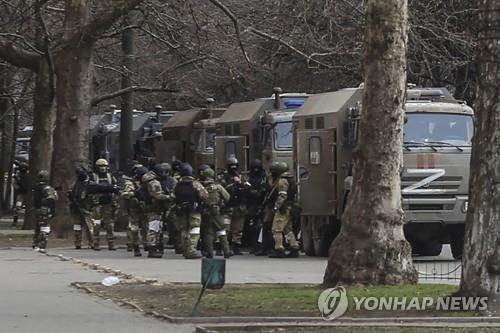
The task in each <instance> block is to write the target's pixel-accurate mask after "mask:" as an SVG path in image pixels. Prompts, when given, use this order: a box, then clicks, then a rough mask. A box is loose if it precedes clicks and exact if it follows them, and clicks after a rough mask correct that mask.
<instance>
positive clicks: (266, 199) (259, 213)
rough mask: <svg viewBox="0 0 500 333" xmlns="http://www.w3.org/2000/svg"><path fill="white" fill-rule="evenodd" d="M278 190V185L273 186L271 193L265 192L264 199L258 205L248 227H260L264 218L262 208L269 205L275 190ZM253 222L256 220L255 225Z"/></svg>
mask: <svg viewBox="0 0 500 333" xmlns="http://www.w3.org/2000/svg"><path fill="white" fill-rule="evenodd" d="M277 188H278V184H276V185H274V186H273V188H272V189H271V191H269V192H267V194H266V196H265V197H264V200H262V203H261V204H260V206H259V208H258V209H257V212H256V213H255V216H254V217H253V218H251V219H250V225H251V226H252V225H255V226H257V227H259V228H260V227H262V220H263V218H264V216H263V215H264V208H265V207H266V205H267V204H268V203H269V201H270V200H271V198H272V196H273V194H274V192H276V189H277ZM255 220H257V223H255Z"/></svg>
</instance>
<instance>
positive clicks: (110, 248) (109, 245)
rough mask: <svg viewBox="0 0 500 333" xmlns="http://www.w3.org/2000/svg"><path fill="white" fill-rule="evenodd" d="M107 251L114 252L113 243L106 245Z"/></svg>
mask: <svg viewBox="0 0 500 333" xmlns="http://www.w3.org/2000/svg"><path fill="white" fill-rule="evenodd" d="M108 250H109V251H116V247H115V245H114V244H113V243H109V244H108Z"/></svg>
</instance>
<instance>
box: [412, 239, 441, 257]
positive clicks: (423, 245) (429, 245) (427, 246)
mask: <svg viewBox="0 0 500 333" xmlns="http://www.w3.org/2000/svg"><path fill="white" fill-rule="evenodd" d="M416 250H417V251H416V252H417V253H418V254H420V255H421V256H426V257H427V256H429V257H434V256H438V255H440V254H441V251H442V250H443V244H441V243H439V242H437V241H428V242H419V243H418V246H417V249H416Z"/></svg>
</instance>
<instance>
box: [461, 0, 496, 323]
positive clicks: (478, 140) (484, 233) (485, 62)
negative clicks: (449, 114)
mask: <svg viewBox="0 0 500 333" xmlns="http://www.w3.org/2000/svg"><path fill="white" fill-rule="evenodd" d="M499 9H500V8H499V6H498V1H496V0H483V1H481V7H480V11H479V16H480V30H479V78H478V87H477V93H476V100H475V105H474V106H475V110H476V123H475V134H474V142H473V145H472V157H471V177H470V198H469V211H468V213H467V220H466V236H465V247H464V255H463V268H462V280H461V283H460V294H461V295H463V296H482V297H489V302H488V303H489V304H488V307H489V309H490V311H492V312H497V313H498V312H499V311H500V205H499V204H498V203H499V202H500V174H499V172H498V171H499V170H500V160H499V158H498V156H499V155H500V126H499V124H500V89H499V82H500V63H499V61H498V59H500V28H499V27H500V10H499Z"/></svg>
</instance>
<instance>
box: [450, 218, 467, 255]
mask: <svg viewBox="0 0 500 333" xmlns="http://www.w3.org/2000/svg"><path fill="white" fill-rule="evenodd" d="M464 237H465V227H464V226H463V225H456V226H453V227H451V229H450V247H451V254H452V255H453V258H455V259H456V260H461V259H462V254H463V252H464Z"/></svg>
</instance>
